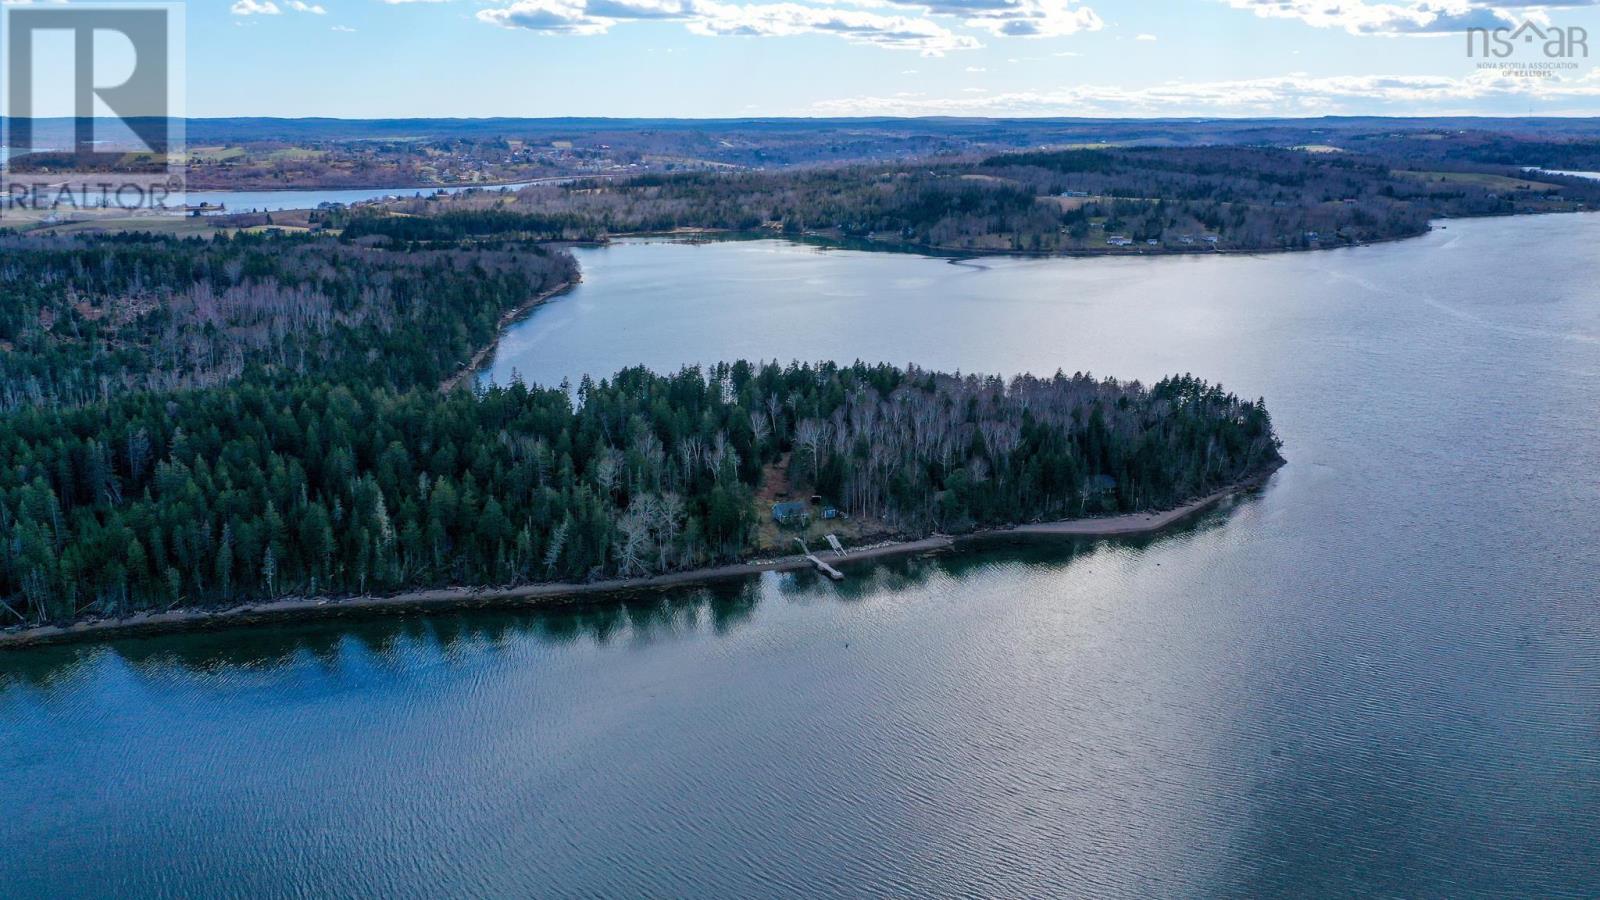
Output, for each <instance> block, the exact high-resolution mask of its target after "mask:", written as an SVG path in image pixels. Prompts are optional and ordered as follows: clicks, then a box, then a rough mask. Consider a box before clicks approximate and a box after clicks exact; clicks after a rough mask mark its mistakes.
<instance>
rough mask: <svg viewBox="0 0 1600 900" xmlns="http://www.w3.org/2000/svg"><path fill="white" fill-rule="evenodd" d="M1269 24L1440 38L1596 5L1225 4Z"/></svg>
mask: <svg viewBox="0 0 1600 900" xmlns="http://www.w3.org/2000/svg"><path fill="white" fill-rule="evenodd" d="M1223 2H1224V3H1227V4H1228V5H1229V6H1231V7H1233V8H1234V9H1243V10H1249V11H1251V12H1254V13H1255V14H1256V15H1258V16H1261V17H1263V18H1274V19H1299V20H1300V21H1302V22H1305V23H1306V24H1308V25H1312V26H1315V27H1317V28H1342V29H1344V30H1345V31H1348V32H1350V33H1352V34H1437V33H1442V32H1453V31H1466V30H1467V29H1469V28H1506V27H1511V28H1514V27H1516V25H1517V24H1518V23H1517V20H1516V19H1515V18H1514V17H1513V16H1512V15H1511V14H1510V13H1508V12H1506V11H1505V9H1507V8H1529V7H1545V6H1592V5H1594V4H1595V2H1596V0H1542V2H1541V0H1496V2H1494V3H1493V4H1492V5H1491V4H1488V3H1484V2H1482V0H1399V2H1394V3H1381V2H1370V0H1223Z"/></svg>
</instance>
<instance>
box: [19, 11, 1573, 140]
mask: <svg viewBox="0 0 1600 900" xmlns="http://www.w3.org/2000/svg"><path fill="white" fill-rule="evenodd" d="M7 2H9V3H13V4H15V3H18V2H26V0H7ZM33 2H50V0H33ZM185 10H186V32H187V41H186V43H187V72H188V79H187V103H186V106H187V110H186V111H187V114H188V115H190V116H194V117H209V116H240V115H263V116H338V117H353V118H376V117H404V116H466V117H478V116H537V117H543V116H627V117H635V116H637V117H658V116H659V117H696V118H698V117H746V116H846V115H973V116H1208V117H1209V116H1219V117H1220V116H1229V117H1235V116H1316V115H1330V114H1337V115H1362V114H1372V115H1459V114H1477V115H1529V114H1537V115H1600V64H1597V62H1596V61H1595V60H1594V59H1593V58H1592V56H1591V55H1589V54H1586V53H1584V52H1583V51H1582V49H1580V48H1574V49H1573V52H1571V53H1569V54H1566V55H1564V56H1562V55H1557V56H1555V57H1552V56H1549V55H1547V53H1546V52H1545V49H1546V45H1545V44H1544V43H1543V41H1538V42H1535V43H1532V44H1529V43H1527V42H1526V41H1519V42H1518V43H1516V44H1513V45H1509V46H1511V47H1513V48H1514V52H1513V53H1512V55H1511V56H1509V57H1507V58H1505V59H1503V60H1502V59H1494V60H1488V61H1486V60H1485V58H1484V57H1483V55H1482V53H1481V51H1480V53H1479V54H1478V56H1477V57H1471V56H1469V55H1468V42H1469V33H1468V31H1467V29H1470V28H1498V27H1509V28H1515V27H1517V26H1518V25H1520V24H1521V23H1522V22H1524V21H1531V22H1532V23H1534V25H1535V26H1536V27H1538V28H1539V29H1540V30H1541V31H1543V32H1545V33H1546V34H1547V35H1562V36H1566V37H1568V38H1575V37H1579V36H1583V37H1588V38H1589V40H1588V42H1589V43H1592V44H1596V45H1600V0H1550V2H1546V3H1542V4H1530V3H1528V2H1526V0H1503V2H1496V3H1484V2H1481V0H189V2H188V3H187V4H186V5H185ZM1547 29H1560V31H1559V32H1556V31H1547ZM1576 29H1581V32H1580V31H1578V30H1576ZM1529 36H1531V32H1524V33H1523V34H1522V35H1520V37H1522V38H1527V37H1529ZM1591 36H1592V37H1591ZM1480 41H1481V39H1480ZM1595 49H1600V46H1597V47H1596V48H1595ZM1487 65H1494V66H1497V68H1485V66H1487Z"/></svg>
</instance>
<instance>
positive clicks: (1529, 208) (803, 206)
mask: <svg viewBox="0 0 1600 900" xmlns="http://www.w3.org/2000/svg"><path fill="white" fill-rule="evenodd" d="M1597 205H1600V182H1594V181H1589V180H1584V179H1578V178H1566V177H1562V176H1551V175H1546V174H1544V173H1540V174H1539V175H1537V176H1536V177H1535V176H1532V175H1529V174H1527V173H1523V172H1521V171H1520V170H1517V169H1515V168H1508V167H1493V166H1483V165H1478V166H1476V167H1473V166H1467V165H1465V164H1461V163H1457V162H1447V161H1440V162H1438V163H1437V164H1435V165H1434V168H1431V169H1417V168H1412V167H1409V166H1407V165H1405V164H1403V163H1401V162H1400V161H1398V160H1392V159H1385V158H1380V157H1373V156H1365V155H1360V154H1353V153H1343V152H1333V151H1318V152H1313V151H1307V150H1292V149H1272V148H1255V147H1238V146H1228V147H1162V148H1083V149H1071V150H1058V151H1036V152H1026V153H1010V154H1002V155H995V156H990V157H987V158H983V159H976V160H968V161H963V162H951V161H944V162H939V161H929V162H918V163H897V164H892V165H891V164H879V165H855V166H840V167H833V168H808V169H794V170H776V171H738V172H695V173H683V174H652V175H642V176H638V177H634V178H629V179H623V180H611V181H598V180H588V181H578V182H573V183H569V184H552V185H537V186H533V187H528V188H525V189H523V190H521V191H518V192H515V193H512V192H509V191H508V192H493V191H488V192H475V193H470V194H467V195H457V196H453V197H445V196H434V197H426V198H413V199H409V200H401V201H396V202H393V203H391V204H389V205H388V206H386V207H382V208H378V209H372V208H360V209H357V210H353V211H334V212H331V213H327V214H325V215H324V216H322V217H321V218H320V222H321V224H323V225H325V226H327V227H330V228H340V229H343V231H344V234H345V236H346V238H347V239H351V240H353V239H357V238H378V237H381V238H385V239H388V240H390V241H404V242H423V243H427V242H437V241H444V242H455V241H459V240H461V239H463V238H486V237H490V236H494V235H500V236H507V235H509V236H518V237H522V238H533V239H542V240H598V239H602V238H604V237H606V236H608V235H616V234H626V233H632V232H641V231H648V232H662V231H671V230H674V229H685V228H700V229H727V230H734V231H757V230H765V231H770V232H777V233H782V234H787V235H801V234H819V235H824V236H833V237H841V238H865V239H871V240H873V241H876V242H882V243H890V244H901V245H906V246H909V247H914V248H921V249H943V250H958V251H1021V252H1072V251H1116V250H1118V249H1119V248H1127V252H1132V251H1134V250H1146V251H1148V250H1151V249H1156V250H1163V251H1182V252H1204V251H1210V250H1213V249H1224V250H1226V249H1233V250H1268V249H1309V248H1312V247H1327V246H1342V245H1346V244H1352V243H1361V242H1368V241H1376V240H1385V239H1392V238H1397V237H1406V236H1411V235H1416V234H1421V233H1422V232H1424V231H1426V230H1427V228H1428V222H1429V220H1431V219H1435V218H1439V217H1448V216H1483V215H1504V214H1511V213H1518V212H1555V211H1570V210H1576V209H1582V208H1593V207H1595V206H1597Z"/></svg>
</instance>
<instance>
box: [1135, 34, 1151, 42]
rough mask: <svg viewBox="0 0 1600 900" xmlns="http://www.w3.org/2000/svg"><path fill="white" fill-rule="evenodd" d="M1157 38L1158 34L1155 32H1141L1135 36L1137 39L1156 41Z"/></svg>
mask: <svg viewBox="0 0 1600 900" xmlns="http://www.w3.org/2000/svg"><path fill="white" fill-rule="evenodd" d="M1155 39H1156V36H1155V35H1153V34H1141V35H1139V36H1138V37H1136V38H1134V40H1136V41H1154V40H1155Z"/></svg>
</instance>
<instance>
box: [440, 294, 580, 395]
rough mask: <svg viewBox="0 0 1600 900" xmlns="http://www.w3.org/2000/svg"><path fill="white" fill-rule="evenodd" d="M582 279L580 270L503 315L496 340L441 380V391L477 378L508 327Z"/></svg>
mask: <svg viewBox="0 0 1600 900" xmlns="http://www.w3.org/2000/svg"><path fill="white" fill-rule="evenodd" d="M582 281H583V273H582V272H581V271H580V272H579V273H578V274H577V275H575V276H573V278H572V280H571V281H563V282H562V283H560V284H558V285H556V286H555V287H553V288H550V289H548V290H544V291H540V292H539V293H537V294H535V295H534V296H533V297H531V298H529V299H528V300H527V301H526V302H524V303H522V304H520V305H518V306H517V307H516V308H514V309H512V310H510V311H509V312H507V313H505V314H504V315H502V316H501V317H500V321H499V323H497V324H496V325H495V329H494V340H492V341H490V342H489V343H487V344H485V345H483V346H482V347H479V348H478V350H477V352H475V353H473V354H472V359H470V360H467V362H466V363H465V364H464V365H463V366H462V367H461V368H460V369H459V370H457V372H456V373H455V374H454V375H451V376H450V377H449V378H446V379H445V380H444V381H442V382H440V383H439V392H440V393H446V392H449V391H452V390H455V389H456V388H457V387H459V386H460V385H461V382H462V381H463V380H466V379H469V378H475V377H476V376H477V374H478V372H479V371H481V370H482V369H483V363H484V360H487V359H488V358H489V354H491V353H493V352H494V351H495V350H496V349H497V348H498V347H499V346H500V338H502V337H504V336H505V333H506V329H507V328H510V327H511V325H512V324H513V323H515V322H516V321H517V320H518V319H521V318H522V317H523V316H526V315H527V314H529V313H531V312H533V311H534V310H536V309H538V308H539V307H541V306H543V305H545V304H546V303H548V302H550V301H551V300H553V299H555V298H556V297H559V296H561V295H562V294H565V293H566V292H567V291H570V290H572V289H573V288H575V287H577V286H578V285H579V283H581V282H582Z"/></svg>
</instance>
